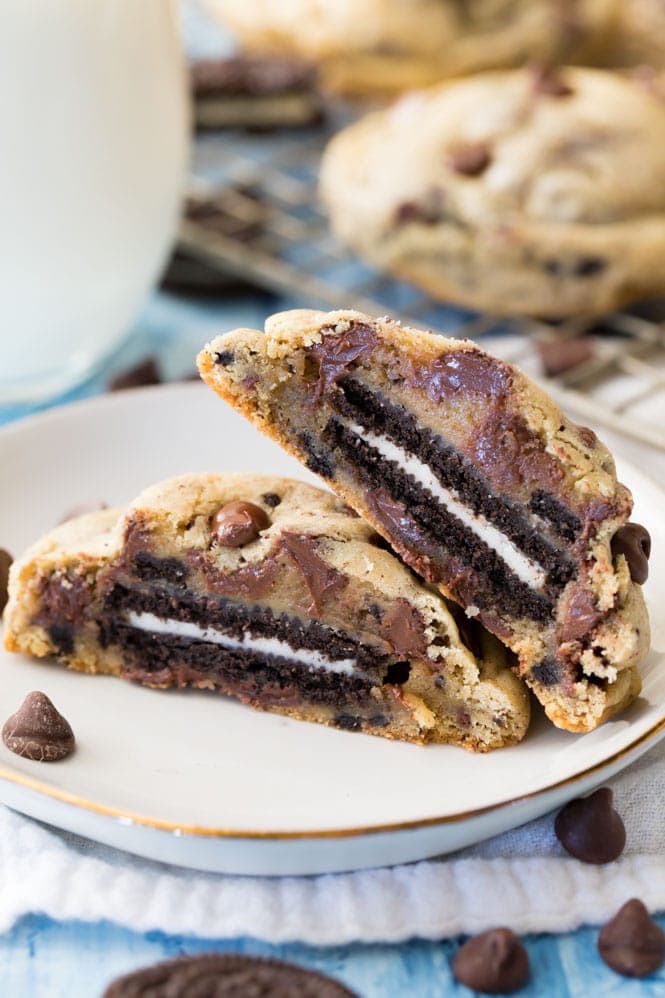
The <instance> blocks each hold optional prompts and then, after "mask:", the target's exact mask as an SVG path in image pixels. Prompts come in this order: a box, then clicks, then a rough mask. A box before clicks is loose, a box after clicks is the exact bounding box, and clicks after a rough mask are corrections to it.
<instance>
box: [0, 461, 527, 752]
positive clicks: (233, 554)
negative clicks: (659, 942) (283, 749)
mask: <svg viewBox="0 0 665 998" xmlns="http://www.w3.org/2000/svg"><path fill="white" fill-rule="evenodd" d="M382 544H383V542H382V541H381V538H380V537H379V536H378V535H377V534H376V532H375V531H373V529H372V527H371V526H370V525H369V524H367V523H365V522H364V521H363V520H362V519H360V518H359V517H358V516H356V515H355V513H354V512H353V511H352V510H351V509H349V508H348V507H347V506H345V505H344V504H343V503H342V502H341V501H340V500H339V499H338V498H337V497H336V496H335V495H333V494H332V493H330V492H324V491H322V490H320V489H317V488H314V487H312V486H311V485H304V484H303V483H301V482H296V481H293V480H291V479H284V478H275V477H271V476H264V475H253V474H217V475H205V474H199V475H187V476H184V477H181V478H176V479H172V480H170V481H167V482H163V483H161V484H159V485H156V486H153V487H152V488H150V489H148V490H147V491H145V492H144V493H142V494H141V495H140V496H139V497H138V498H137V499H136V500H135V501H134V502H133V503H131V504H130V505H129V506H128V507H127V508H126V509H124V510H102V511H98V512H94V513H90V514H87V515H85V516H82V517H79V518H77V519H73V520H69V521H68V522H67V523H65V524H62V525H61V526H59V527H58V528H57V529H56V530H54V531H52V532H51V533H50V534H48V535H47V536H46V537H44V538H43V539H42V540H41V541H39V542H38V543H37V544H36V545H34V546H33V547H32V548H31V549H30V550H29V551H28V552H26V554H25V555H24V556H23V557H22V558H19V559H18V560H17V562H15V564H14V566H13V567H12V570H11V579H10V597H9V604H8V606H7V611H6V615H5V645H6V647H7V648H8V649H9V650H10V651H15V652H24V653H25V654H28V655H32V656H36V657H38V658H43V657H45V656H54V657H55V658H56V659H58V660H60V661H62V662H64V663H66V664H67V665H69V666H70V667H71V668H74V669H79V670H81V671H83V672H104V673H111V674H114V675H117V676H120V677H123V678H126V679H131V680H134V681H135V682H138V683H142V684H144V685H146V686H152V687H157V688H167V687H185V686H193V687H196V688H200V689H208V690H217V691H219V692H222V693H224V694H226V695H228V696H233V697H236V698H237V699H239V700H241V701H243V702H244V703H246V704H249V705H251V706H253V707H257V708H261V709H263V710H269V711H275V712H277V713H281V714H286V715H289V716H291V717H295V718H301V719H303V720H309V721H317V722H320V723H324V724H329V725H332V726H334V727H337V728H340V729H343V730H346V731H363V732H367V733H370V734H376V735H383V736H385V737H387V738H397V739H401V740H405V741H412V742H419V743H425V742H447V743H452V744H457V745H462V746H464V747H466V748H469V749H473V750H475V751H488V750H490V749H493V748H499V747H501V746H503V745H510V744H513V743H515V742H517V741H519V740H520V739H521V738H522V737H523V736H524V734H525V732H526V729H527V726H528V722H529V702H528V695H527V691H526V688H525V687H524V685H523V684H522V682H521V681H520V680H519V679H517V678H516V677H515V676H514V675H513V673H512V672H511V670H510V668H509V667H508V664H507V659H506V654H505V651H504V649H503V648H502V646H501V645H500V644H499V642H498V641H496V639H495V638H493V637H492V636H491V635H490V634H488V633H487V632H486V631H485V630H484V629H483V628H482V627H481V626H480V625H475V626H474V627H473V628H472V630H471V633H469V632H468V631H467V629H466V628H465V627H458V624H457V621H456V618H455V616H454V613H453V612H452V611H451V610H450V609H449V608H448V605H447V604H446V602H445V600H444V599H443V598H442V597H441V596H439V594H438V593H435V592H433V591H431V590H429V589H428V588H427V587H426V586H424V585H422V584H420V583H419V582H418V581H417V580H416V579H415V577H414V576H413V575H412V574H411V573H410V572H409V571H408V570H407V569H406V568H405V567H404V566H403V565H402V564H401V563H400V562H399V560H398V559H397V558H396V557H395V556H394V555H393V554H391V553H390V552H389V551H386V550H385V548H384V547H383V546H382Z"/></svg>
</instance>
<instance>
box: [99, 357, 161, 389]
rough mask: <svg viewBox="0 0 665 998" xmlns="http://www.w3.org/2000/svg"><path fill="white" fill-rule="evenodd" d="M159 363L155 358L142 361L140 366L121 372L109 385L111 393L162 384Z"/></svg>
mask: <svg viewBox="0 0 665 998" xmlns="http://www.w3.org/2000/svg"><path fill="white" fill-rule="evenodd" d="M161 380H162V379H161V377H160V375H159V369H158V367H157V361H156V360H155V358H154V357H148V358H146V360H142V361H141V362H140V364H136V365H135V366H134V367H130V368H129V369H128V370H126V371H121V372H120V373H119V374H116V375H115V377H113V378H111V380H110V381H109V383H108V390H109V391H110V392H119V391H123V390H124V389H125V388H140V387H142V386H143V385H159V384H160V383H161Z"/></svg>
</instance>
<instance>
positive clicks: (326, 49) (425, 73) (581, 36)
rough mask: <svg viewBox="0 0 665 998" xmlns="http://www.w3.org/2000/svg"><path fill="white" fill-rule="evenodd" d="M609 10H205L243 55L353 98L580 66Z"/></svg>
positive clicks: (217, 5)
mask: <svg viewBox="0 0 665 998" xmlns="http://www.w3.org/2000/svg"><path fill="white" fill-rule="evenodd" d="M615 2H616V0H464V2H462V0H408V2H405V0H323V2H321V0H254V2H253V3H251V4H248V3H246V2H245V0H210V3H209V7H210V8H211V9H212V10H213V11H216V12H217V13H218V15H219V17H220V19H222V20H223V21H224V22H225V24H226V25H227V26H228V27H230V28H231V29H232V30H233V32H234V33H235V35H236V37H237V38H238V40H239V41H240V43H241V45H242V46H243V47H245V48H247V49H249V50H252V51H258V52H277V53H291V54H295V55H298V56H299V57H301V58H304V59H307V60H311V61H312V62H316V63H318V64H319V65H320V67H321V72H322V77H323V81H324V83H325V84H326V86H327V87H328V88H329V89H331V90H335V91H341V92H345V93H349V94H354V95H372V94H383V93H396V92H399V91H401V90H407V89H412V88H414V87H421V86H425V85H427V84H429V83H434V82H436V81H437V80H441V79H444V78H447V77H451V76H460V75H463V74H465V73H473V72H477V71H478V70H482V69H491V68H495V67H501V66H512V65H518V64H520V63H523V62H527V61H533V60H543V61H546V62H548V63H562V62H571V63H584V62H585V61H587V60H590V59H594V58H595V57H596V56H597V55H599V54H600V52H601V51H602V50H603V48H604V46H605V45H606V42H605V36H606V34H607V33H608V32H609V31H610V28H611V25H612V15H613V12H614V6H615Z"/></svg>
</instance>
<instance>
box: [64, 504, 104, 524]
mask: <svg viewBox="0 0 665 998" xmlns="http://www.w3.org/2000/svg"><path fill="white" fill-rule="evenodd" d="M108 508H109V507H108V503H105V502H103V501H102V500H101V499H94V500H91V501H90V502H82V503H80V505H78V506H72V508H71V509H68V510H67V512H66V513H65V514H64V516H63V517H62V518H61V519H60V520H58V525H60V524H62V523H69V521H70V520H75V519H76V518H77V517H79V516H83V515H84V514H85V513H100V512H101V511H102V510H103V509H108Z"/></svg>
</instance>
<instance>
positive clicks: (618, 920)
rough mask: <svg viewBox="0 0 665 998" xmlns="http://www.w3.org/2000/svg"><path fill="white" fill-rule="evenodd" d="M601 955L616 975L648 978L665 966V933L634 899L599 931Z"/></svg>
mask: <svg viewBox="0 0 665 998" xmlns="http://www.w3.org/2000/svg"><path fill="white" fill-rule="evenodd" d="M598 952H599V953H600V955H601V957H602V958H603V960H604V961H605V963H606V964H607V966H608V967H611V968H612V970H616V972H617V974H623V975H624V977H648V976H649V974H653V973H654V972H655V971H656V970H658V968H659V967H660V966H662V964H663V963H664V962H665V932H663V930H662V929H661V928H660V926H659V925H658V924H657V923H656V922H654V920H653V918H651V916H650V915H649V912H648V911H647V909H646V908H645V907H644V905H643V903H642V902H641V901H639V900H638V899H637V898H632V900H630V901H626V903H625V904H624V906H623V907H622V908H620V909H619V911H618V912H617V913H616V915H615V916H614V918H612V919H611V920H610V921H609V922H608V923H607V925H605V926H603V928H602V929H601V930H600V935H599V936H598Z"/></svg>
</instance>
